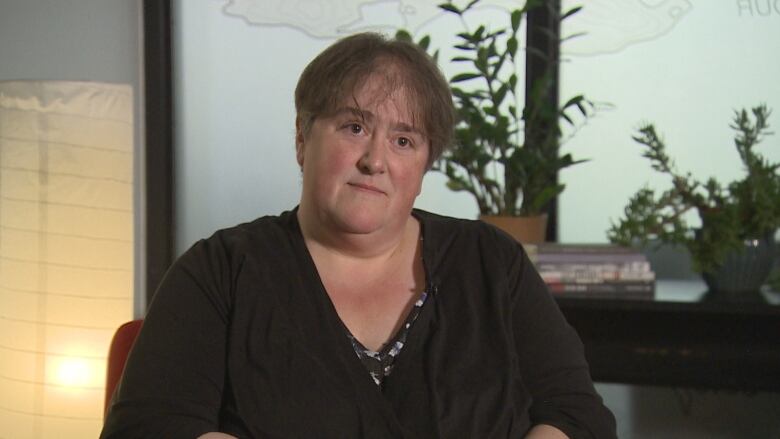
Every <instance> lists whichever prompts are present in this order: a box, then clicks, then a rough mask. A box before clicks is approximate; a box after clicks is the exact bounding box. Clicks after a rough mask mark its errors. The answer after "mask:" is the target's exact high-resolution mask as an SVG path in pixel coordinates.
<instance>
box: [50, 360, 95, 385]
mask: <svg viewBox="0 0 780 439" xmlns="http://www.w3.org/2000/svg"><path fill="white" fill-rule="evenodd" d="M58 363H59V364H57V366H56V373H55V383H56V384H59V385H61V386H65V387H86V386H88V385H89V384H90V381H92V377H93V376H95V375H96V372H97V371H94V370H92V368H91V367H90V364H89V362H88V361H86V360H84V359H83V358H65V359H63V360H61V361H59V362H58Z"/></svg>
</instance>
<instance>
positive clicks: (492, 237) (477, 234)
mask: <svg viewBox="0 0 780 439" xmlns="http://www.w3.org/2000/svg"><path fill="white" fill-rule="evenodd" d="M413 215H414V216H415V218H417V219H418V220H419V221H420V223H421V224H422V229H423V238H424V239H425V240H426V241H427V243H428V244H430V248H431V250H432V251H434V252H436V253H441V255H440V256H441V257H443V258H445V259H449V257H447V255H449V256H452V255H453V254H457V255H461V256H469V257H480V258H488V259H494V258H498V259H504V260H514V259H516V258H517V257H518V256H521V255H523V254H524V253H526V252H525V250H524V248H523V246H522V245H521V244H520V243H518V242H517V241H516V240H515V239H514V238H512V237H511V236H509V235H508V234H507V233H506V232H504V231H503V230H500V229H499V228H497V227H495V226H493V225H492V224H488V223H486V222H484V221H480V220H475V219H465V218H454V217H450V216H445V215H439V214H436V213H431V212H426V211H424V210H419V209H415V210H414V212H413Z"/></svg>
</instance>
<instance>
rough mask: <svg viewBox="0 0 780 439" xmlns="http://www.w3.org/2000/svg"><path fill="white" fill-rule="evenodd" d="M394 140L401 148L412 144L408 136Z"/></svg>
mask: <svg viewBox="0 0 780 439" xmlns="http://www.w3.org/2000/svg"><path fill="white" fill-rule="evenodd" d="M395 142H396V144H397V145H398V146H400V147H401V148H410V147H411V146H412V141H411V140H409V138H408V137H399V138H398V139H397V140H396V141H395Z"/></svg>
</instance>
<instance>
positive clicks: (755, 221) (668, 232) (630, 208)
mask: <svg viewBox="0 0 780 439" xmlns="http://www.w3.org/2000/svg"><path fill="white" fill-rule="evenodd" d="M770 113H771V111H770V110H769V109H768V108H767V107H766V106H765V105H760V106H757V107H754V108H752V109H751V110H750V111H748V110H746V109H743V110H741V111H735V114H734V119H733V123H732V124H731V127H732V128H733V129H734V130H735V131H736V136H735V139H734V143H735V145H736V148H737V152H738V153H739V157H740V159H741V161H742V164H743V166H744V168H745V176H744V177H743V178H742V179H740V180H736V181H733V182H731V183H729V184H728V185H727V186H723V185H722V184H721V183H719V182H718V181H717V180H716V179H715V178H710V179H709V180H707V181H706V182H704V183H702V182H700V181H698V180H695V179H694V178H693V177H692V176H691V174H690V173H681V172H680V171H679V170H678V169H677V168H676V166H675V164H674V162H673V160H672V159H671V158H670V157H669V155H668V154H667V151H666V145H665V143H664V141H663V140H662V139H661V137H660V136H659V135H658V133H657V132H656V130H655V127H654V126H653V125H652V124H645V125H643V126H641V127H640V128H639V132H638V134H637V135H636V136H635V137H634V140H635V141H637V142H639V143H640V144H642V145H644V146H645V150H644V152H643V154H642V155H643V156H644V157H646V158H647V159H649V160H650V162H651V166H652V167H653V169H654V170H656V171H658V172H660V173H663V174H666V175H668V176H669V177H670V178H671V183H672V185H671V188H669V189H668V190H666V191H664V192H662V193H661V194H659V195H658V196H656V194H655V192H654V191H653V190H652V189H649V188H643V189H640V190H639V191H638V192H637V193H636V194H635V195H634V196H633V197H632V198H631V199H630V201H629V203H628V205H627V206H626V208H625V212H624V216H623V217H622V218H620V219H619V220H618V221H617V223H613V224H612V226H611V227H610V229H609V231H608V233H607V234H608V237H609V239H610V240H611V241H612V242H614V243H619V244H623V245H631V244H647V243H648V242H649V241H651V240H657V241H659V242H661V243H667V244H681V245H683V246H685V247H686V248H687V249H688V250H689V251H690V254H691V260H692V262H693V266H694V269H696V270H697V271H699V272H701V273H702V275H703V277H704V279H705V281H706V283H707V285H708V286H709V288H710V290H712V291H742V290H755V289H757V288H758V287H760V286H761V285H762V284H763V283H764V282H765V281H766V279H767V276H768V275H769V272H770V270H771V267H772V259H773V256H774V235H775V232H776V231H777V229H778V227H780V171H778V169H780V163H772V162H770V161H768V160H767V159H766V158H764V157H763V156H762V155H761V154H760V153H759V152H757V151H756V150H755V147H756V145H758V144H759V143H760V142H761V141H762V140H763V139H764V137H765V136H766V135H768V134H770V132H769V123H768V118H769V115H770ZM687 212H696V213H697V214H698V218H699V220H700V222H701V225H700V227H698V228H697V227H694V226H692V225H690V224H689V223H688V222H686V221H685V219H684V215H685V214H686V213H687Z"/></svg>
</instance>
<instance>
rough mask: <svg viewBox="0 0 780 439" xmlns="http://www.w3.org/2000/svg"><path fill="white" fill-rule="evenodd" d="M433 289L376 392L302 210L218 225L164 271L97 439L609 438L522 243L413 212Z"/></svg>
mask: <svg viewBox="0 0 780 439" xmlns="http://www.w3.org/2000/svg"><path fill="white" fill-rule="evenodd" d="M413 214H414V215H415V217H416V218H417V219H418V220H419V221H420V223H421V225H422V230H423V234H424V236H425V240H424V241H423V261H424V265H425V274H426V279H427V281H428V288H426V290H427V291H429V292H430V295H429V297H428V298H427V301H426V304H425V305H424V306H422V307H421V308H420V313H419V315H418V316H417V319H416V321H415V323H414V325H412V326H411V327H410V330H409V332H408V334H407V339H406V343H405V345H404V348H403V350H402V351H401V352H400V353H399V355H398V356H397V357H396V358H395V360H394V364H393V371H392V374H390V375H388V376H386V377H385V378H384V381H383V384H382V386H381V388H380V387H379V386H377V385H376V384H375V382H374V380H373V379H372V378H371V375H370V374H369V373H368V372H367V370H366V368H365V367H364V366H363V364H362V363H361V361H360V359H359V358H358V357H357V356H356V355H355V351H354V348H353V346H352V344H351V343H350V340H349V339H348V337H345V335H344V325H343V323H342V322H341V320H340V319H339V317H338V314H337V313H336V310H335V308H334V306H333V303H332V302H331V301H330V298H329V297H328V294H327V292H326V291H325V289H324V287H323V285H322V282H321V280H320V278H319V275H318V273H317V270H316V267H315V265H314V262H313V261H312V259H311V256H310V255H309V253H308V251H307V249H306V246H305V243H304V241H303V237H302V235H301V232H300V228H299V226H298V222H297V219H296V211H295V210H293V211H291V212H285V213H283V214H281V215H280V216H271V217H263V218H260V219H258V220H255V221H254V222H251V223H247V224H243V225H240V226H237V227H234V228H231V229H226V230H221V231H219V232H217V233H215V234H214V235H213V236H212V237H210V238H208V239H206V240H202V241H200V242H198V243H196V244H195V245H194V246H193V247H192V248H191V249H190V250H188V251H187V252H186V253H185V254H184V255H183V256H182V257H181V258H179V259H178V260H177V261H176V263H175V264H174V265H173V267H172V268H171V269H170V270H169V272H168V273H167V275H166V276H165V279H164V280H163V282H162V283H161V285H160V288H159V289H158V291H157V293H156V295H155V297H154V300H153V302H152V304H151V306H150V309H149V312H148V315H147V317H146V319H145V323H144V327H143V329H142V331H141V333H140V335H139V337H138V339H137V341H136V345H135V347H134V348H133V351H132V353H131V355H130V358H129V359H128V362H127V366H126V370H125V374H124V376H123V379H122V381H121V382H120V384H119V386H118V388H117V392H116V394H115V395H114V401H113V404H112V406H111V409H110V412H109V414H108V416H107V419H106V424H105V426H104V430H103V433H102V435H101V437H104V438H135V437H138V438H155V437H160V438H194V437H197V436H199V435H201V434H203V433H205V432H208V431H223V432H225V433H229V434H232V435H235V436H238V437H241V438H244V437H254V438H299V437H300V438H312V437H316V438H461V437H472V438H522V437H523V435H524V434H525V433H526V432H527V431H528V430H529V429H530V428H531V426H532V425H534V424H537V423H546V424H550V425H554V426H556V427H558V428H560V429H561V430H563V431H564V432H565V433H566V434H567V435H568V436H569V437H571V438H580V437H583V438H585V437H592V438H612V437H615V421H614V418H613V416H612V414H611V413H610V412H609V410H608V409H607V408H606V407H604V405H603V404H602V401H601V398H600V397H599V396H598V395H597V394H596V392H595V391H594V388H593V385H592V383H591V380H590V378H589V373H588V367H587V364H586V362H585V360H584V356H583V352H582V345H581V343H580V341H579V339H578V337H577V334H576V333H575V331H574V330H573V329H572V328H571V327H570V326H569V325H568V324H567V323H566V322H565V320H564V318H563V316H562V315H561V313H560V311H559V310H558V308H557V306H556V305H555V302H554V301H553V299H552V298H551V297H550V295H549V294H548V292H547V290H546V288H545V286H544V283H543V282H542V280H541V279H540V277H539V276H538V274H537V273H536V271H535V270H534V268H533V266H532V264H531V263H530V261H529V260H528V258H527V256H526V254H525V252H524V251H523V250H522V248H521V246H520V245H518V244H517V243H516V242H514V241H513V240H512V239H511V238H509V237H508V236H507V235H505V234H504V233H502V232H500V231H498V230H497V229H495V228H493V227H491V226H489V225H486V224H484V223H481V222H479V221H469V220H459V219H453V218H447V217H442V216H438V215H434V214H430V213H427V212H423V211H419V210H415V211H414V212H413Z"/></svg>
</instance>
